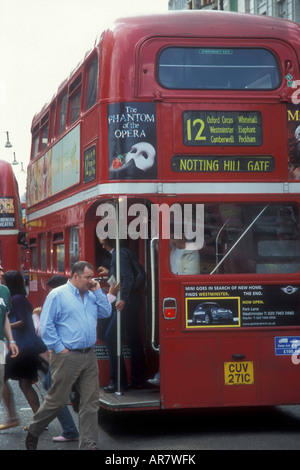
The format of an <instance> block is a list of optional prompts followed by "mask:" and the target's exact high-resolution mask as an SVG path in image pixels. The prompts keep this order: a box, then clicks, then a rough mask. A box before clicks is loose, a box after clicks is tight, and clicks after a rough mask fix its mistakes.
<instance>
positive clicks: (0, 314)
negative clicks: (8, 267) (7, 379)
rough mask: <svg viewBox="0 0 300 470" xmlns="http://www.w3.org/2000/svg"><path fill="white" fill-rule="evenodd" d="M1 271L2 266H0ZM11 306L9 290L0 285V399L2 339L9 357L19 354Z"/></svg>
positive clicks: (0, 385)
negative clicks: (10, 311)
mask: <svg viewBox="0 0 300 470" xmlns="http://www.w3.org/2000/svg"><path fill="white" fill-rule="evenodd" d="M1 270H2V271H3V268H2V267H1ZM10 306H11V297H10V292H9V290H8V288H7V287H6V286H3V285H0V401H1V398H2V393H3V386H4V367H5V352H6V346H5V342H4V339H5V338H6V340H7V341H8V344H9V348H10V351H11V358H12V359H13V358H16V357H17V356H18V354H19V349H18V346H17V345H16V342H15V340H14V339H13V335H12V331H11V327H10V323H9V319H8V316H7V314H8V312H9V309H10Z"/></svg>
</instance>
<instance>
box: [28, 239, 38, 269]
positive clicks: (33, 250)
mask: <svg viewBox="0 0 300 470" xmlns="http://www.w3.org/2000/svg"><path fill="white" fill-rule="evenodd" d="M37 246H38V244H37V237H36V236H35V237H32V238H29V260H30V267H31V269H32V270H33V271H37V269H38V248H37Z"/></svg>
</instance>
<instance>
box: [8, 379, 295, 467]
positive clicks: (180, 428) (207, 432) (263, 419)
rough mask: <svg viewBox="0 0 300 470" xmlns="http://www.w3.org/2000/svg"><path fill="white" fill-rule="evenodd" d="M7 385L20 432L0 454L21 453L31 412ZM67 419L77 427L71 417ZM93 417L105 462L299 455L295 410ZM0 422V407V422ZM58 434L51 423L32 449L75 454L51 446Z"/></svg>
mask: <svg viewBox="0 0 300 470" xmlns="http://www.w3.org/2000/svg"><path fill="white" fill-rule="evenodd" d="M10 383H11V385H12V386H13V389H14V397H15V402H16V408H17V410H18V415H19V418H20V426H18V427H16V428H12V429H9V430H6V431H1V432H0V449H1V450H24V449H25V445H24V442H25V438H26V432H25V431H24V426H26V425H28V424H29V422H30V420H31V417H32V411H31V409H30V408H29V406H28V404H27V402H26V400H25V398H24V396H23V394H22V393H21V392H20V390H19V387H18V384H17V382H14V381H11V382H10ZM39 385H40V386H41V384H39ZM41 390H42V388H41ZM42 392H43V394H44V391H43V390H42ZM72 412H73V410H72ZM73 415H74V419H75V422H76V423H77V422H78V418H77V414H76V413H75V412H73ZM99 417H100V418H99V448H100V449H101V450H103V451H104V454H105V455H106V454H107V455H108V456H112V455H113V454H114V455H115V456H117V455H118V454H117V453H118V451H119V452H120V454H119V455H122V452H123V451H132V454H133V455H134V451H136V452H138V451H141V450H150V451H151V450H153V451H155V452H157V451H160V452H159V453H160V454H162V453H163V454H167V453H168V452H169V453H170V452H173V453H174V452H176V453H177V454H178V453H182V454H183V453H184V454H191V453H192V451H193V450H194V451H201V450H300V406H281V407H276V408H263V409H259V408H256V409H231V410H229V409H219V410H205V409H204V410H200V411H199V410H196V411H195V410H188V411H186V410H185V411H182V410H179V411H149V412H145V411H142V412H134V413H129V412H119V413H110V412H107V411H104V412H103V410H101V412H100V414H99ZM4 421H5V409H4V406H3V403H2V404H1V405H0V422H1V423H3V422H4ZM60 432H61V427H60V424H59V422H58V421H57V420H55V421H53V422H52V423H51V424H50V426H49V429H48V430H47V431H45V432H44V433H43V434H42V436H41V437H40V439H39V444H38V449H39V450H76V449H77V442H70V443H65V444H55V443H53V442H52V437H53V436H57V435H59V434H60ZM161 451H163V452H161ZM127 454H128V452H127ZM102 459H103V456H102Z"/></svg>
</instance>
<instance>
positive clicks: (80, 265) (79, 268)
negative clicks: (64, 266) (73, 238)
mask: <svg viewBox="0 0 300 470" xmlns="http://www.w3.org/2000/svg"><path fill="white" fill-rule="evenodd" d="M85 268H89V269H92V270H93V271H94V266H93V265H92V264H91V263H88V262H87V261H77V262H76V263H75V264H74V265H73V267H72V272H71V277H73V276H74V274H82V273H83V271H84V270H85Z"/></svg>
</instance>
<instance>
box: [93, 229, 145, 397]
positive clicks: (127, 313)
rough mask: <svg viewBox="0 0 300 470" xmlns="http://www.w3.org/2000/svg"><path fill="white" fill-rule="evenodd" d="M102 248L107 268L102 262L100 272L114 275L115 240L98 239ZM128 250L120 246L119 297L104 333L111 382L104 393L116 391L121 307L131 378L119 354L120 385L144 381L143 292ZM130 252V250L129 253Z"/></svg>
mask: <svg viewBox="0 0 300 470" xmlns="http://www.w3.org/2000/svg"><path fill="white" fill-rule="evenodd" d="M100 243H101V245H102V247H103V248H104V249H106V250H107V251H108V252H110V254H111V264H110V269H107V268H106V267H104V266H100V267H99V268H98V272H99V274H100V275H101V276H108V277H110V276H114V277H116V250H115V243H114V240H110V239H109V238H106V239H105V240H104V239H100ZM131 254H132V253H131V251H130V250H129V249H128V248H125V247H124V246H123V247H122V246H121V247H120V275H121V289H120V300H119V302H117V303H116V305H115V308H114V311H113V314H112V317H111V321H110V323H109V326H108V328H107V331H106V334H105V343H106V346H107V349H108V355H109V365H110V383H109V385H108V386H107V387H104V391H105V392H106V393H113V392H115V391H117V374H118V361H117V310H120V311H121V329H122V338H124V340H125V342H126V343H127V344H128V345H129V346H130V349H131V358H130V361H131V362H130V363H131V382H130V385H129V384H128V380H127V374H126V369H125V363H124V358H123V356H121V381H120V382H121V388H122V389H126V388H127V387H128V386H129V387H130V388H137V389H138V388H142V387H143V386H144V384H145V357H144V349H143V344H142V341H141V338H140V331H139V319H138V317H139V311H140V309H141V307H142V296H141V293H140V292H139V291H135V290H134V280H135V277H134V271H133V267H132V263H131V260H130V258H131ZM132 255H133V254H132Z"/></svg>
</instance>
